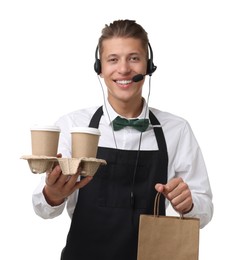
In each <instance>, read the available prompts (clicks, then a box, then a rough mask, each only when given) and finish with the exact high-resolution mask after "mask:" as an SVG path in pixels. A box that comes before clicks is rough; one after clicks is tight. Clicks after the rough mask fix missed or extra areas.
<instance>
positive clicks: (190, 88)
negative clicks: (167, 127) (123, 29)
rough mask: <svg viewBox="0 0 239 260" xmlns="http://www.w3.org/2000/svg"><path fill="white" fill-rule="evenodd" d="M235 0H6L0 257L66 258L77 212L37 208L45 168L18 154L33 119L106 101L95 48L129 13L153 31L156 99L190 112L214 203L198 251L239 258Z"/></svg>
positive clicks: (207, 259) (208, 259)
mask: <svg viewBox="0 0 239 260" xmlns="http://www.w3.org/2000/svg"><path fill="white" fill-rule="evenodd" d="M237 2H238V1H236V0H235V1H232V0H225V1H221V0H215V1H213V0H207V1H206V0H201V1H193V0H188V1H186V0H180V1H179V0H175V1H173V0H172V1H162V0H160V1H155V0H147V1H139V0H137V1H135V0H131V1H129V0H127V1H126V0H121V1H112V0H111V1H110V0H102V1H90V0H89V1H71V0H68V1H60V0H58V1H53V0H47V1H46V0H41V1H35V0H29V1H27V0H21V1H17V0H15V1H14V0H5V1H4V0H2V1H1V2H0V87H1V95H0V106H1V107H0V113H1V117H0V121H1V126H0V131H1V135H0V138H1V139H0V156H1V172H0V175H1V184H0V198H1V214H0V218H1V219H0V225H1V226H0V238H1V250H0V259H5V260H8V259H10V260H12V259H34V260H38V259H51V260H54V259H59V255H60V251H61V249H62V248H63V246H64V244H65V239H66V235H67V232H68V228H69V224H70V220H69V218H68V216H67V214H66V213H64V214H63V215H61V216H60V217H58V218H56V219H53V220H43V219H41V218H39V217H37V216H36V215H35V213H34V212H33V209H32V204H31V195H32V191H33V190H34V188H35V187H36V185H37V184H38V182H39V180H40V178H41V176H42V175H34V174H32V173H31V172H30V170H29V167H28V165H27V162H26V161H24V160H20V159H19V158H20V157H21V156H22V155H26V154H29V153H30V152H31V150H30V132H29V128H30V126H32V125H33V124H35V123H45V124H51V123H54V122H55V120H56V119H58V117H59V116H61V115H62V114H65V113H68V112H70V111H72V110H75V109H78V108H81V107H87V106H91V105H97V104H99V105H100V104H102V101H103V99H102V93H101V89H100V86H99V82H98V79H97V76H96V73H95V72H94V71H93V63H94V52H95V48H96V45H97V41H98V37H99V36H100V33H101V29H102V28H103V27H104V25H105V24H106V23H107V24H108V23H109V22H111V21H113V20H115V19H122V18H129V19H135V20H136V21H137V22H139V23H140V24H142V25H143V27H144V28H145V29H146V30H147V31H148V33H149V39H150V42H151V45H152V48H153V51H154V63H155V65H157V67H158V68H157V71H156V72H155V74H154V75H153V77H152V91H151V98H150V105H151V106H154V107H157V108H160V109H161V110H165V111H169V112H171V113H174V114H177V115H180V116H182V117H184V118H186V119H187V120H188V121H189V122H190V124H191V127H192V129H193V131H194V133H195V135H196V137H197V140H198V142H199V144H200V146H201V149H202V151H203V154H204V158H205V161H206V164H207V168H208V172H209V177H210V181H211V186H212V190H213V195H214V205H215V212H214V217H213V220H212V221H211V222H210V223H209V224H208V225H207V226H206V227H205V228H204V229H202V230H201V232H200V259H201V260H212V259H230V260H234V259H239V253H238V248H237V247H238V240H237V239H235V237H237V234H238V232H239V228H238V174H239V173H238V159H239V154H238V145H239V139H238V133H239V124H238V111H239V105H238V92H237V89H238V87H239V79H238V78H239V75H238V74H239V73H238V72H239V47H238V46H239V38H238V37H239V36H238V35H239V34H238V33H239V28H238V27H239V16H238V13H239V8H238V5H237ZM146 82H147V81H146ZM145 88H146V90H147V86H145ZM146 93H147V92H146ZM234 235H235V236H234ZM232 236H233V237H232Z"/></svg>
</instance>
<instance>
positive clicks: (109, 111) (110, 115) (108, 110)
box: [103, 98, 149, 125]
mask: <svg viewBox="0 0 239 260" xmlns="http://www.w3.org/2000/svg"><path fill="white" fill-rule="evenodd" d="M143 101H144V104H143V109H142V111H141V113H140V115H139V116H138V117H136V118H138V119H144V118H149V109H148V104H147V102H146V101H145V99H144V98H143ZM103 112H104V115H105V119H106V121H107V122H108V124H109V125H110V124H111V123H112V121H113V120H114V119H115V118H116V117H117V116H121V115H119V114H117V113H116V112H115V110H114V109H113V107H112V106H111V105H110V103H109V101H108V99H107V100H106V101H105V105H104V106H103ZM121 117H122V116H121Z"/></svg>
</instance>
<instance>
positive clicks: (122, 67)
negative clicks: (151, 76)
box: [118, 59, 131, 74]
mask: <svg viewBox="0 0 239 260" xmlns="http://www.w3.org/2000/svg"><path fill="white" fill-rule="evenodd" d="M130 71H131V68H130V64H129V62H128V61H127V60H125V59H122V60H120V61H119V63H118V72H119V73H120V74H128V73H130Z"/></svg>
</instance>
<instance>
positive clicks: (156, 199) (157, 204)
mask: <svg viewBox="0 0 239 260" xmlns="http://www.w3.org/2000/svg"><path fill="white" fill-rule="evenodd" d="M160 195H161V192H157V194H156V196H155V199H154V217H159V201H160ZM180 218H183V214H180Z"/></svg>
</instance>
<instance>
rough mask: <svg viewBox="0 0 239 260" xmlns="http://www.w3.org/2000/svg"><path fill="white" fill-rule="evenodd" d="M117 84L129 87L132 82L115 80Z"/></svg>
mask: <svg viewBox="0 0 239 260" xmlns="http://www.w3.org/2000/svg"><path fill="white" fill-rule="evenodd" d="M114 81H115V83H117V84H120V85H128V84H130V83H132V82H133V81H132V80H114Z"/></svg>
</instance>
